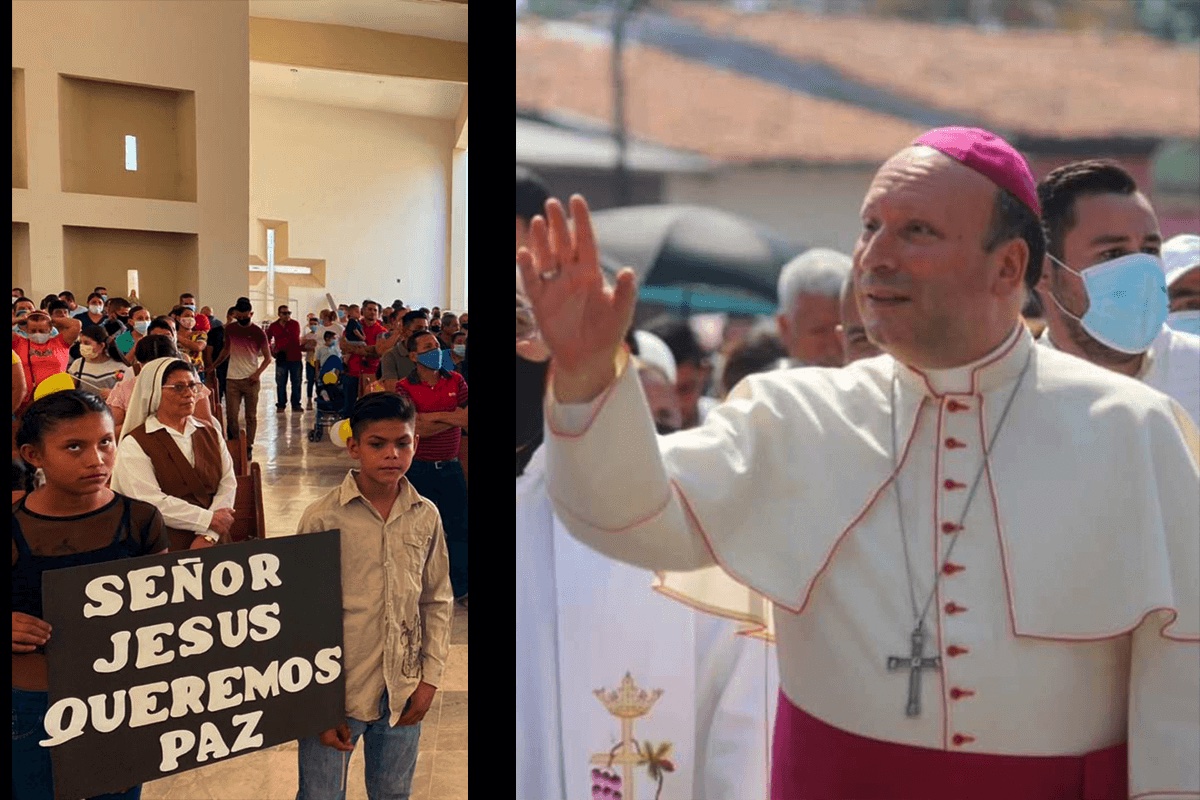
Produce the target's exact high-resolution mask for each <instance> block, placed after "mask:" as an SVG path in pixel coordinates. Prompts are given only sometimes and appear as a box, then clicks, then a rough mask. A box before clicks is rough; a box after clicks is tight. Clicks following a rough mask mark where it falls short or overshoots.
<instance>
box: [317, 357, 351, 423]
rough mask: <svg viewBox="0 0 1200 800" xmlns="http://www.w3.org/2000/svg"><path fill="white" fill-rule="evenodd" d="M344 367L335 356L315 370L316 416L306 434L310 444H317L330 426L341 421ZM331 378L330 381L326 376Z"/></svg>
mask: <svg viewBox="0 0 1200 800" xmlns="http://www.w3.org/2000/svg"><path fill="white" fill-rule="evenodd" d="M343 369H345V366H344V365H343V364H342V360H341V359H340V358H338V357H337V356H330V357H329V358H327V359H325V363H324V364H322V365H321V366H320V368H319V369H318V370H317V392H316V394H317V415H316V420H315V421H314V422H313V429H312V430H311V431H309V432H308V440H309V441H310V442H319V441H321V437H322V436H325V435H326V433H328V431H329V428H330V426H331V425H334V424H335V423H337V422H340V421H341V420H342V409H343V407H344V406H345V403H346V395H345V394H344V393H343V391H342V385H341V381H340V378H341V375H342V370H343ZM327 375H329V376H332V379H328V378H326V376H327Z"/></svg>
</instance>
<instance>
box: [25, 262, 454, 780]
mask: <svg viewBox="0 0 1200 800" xmlns="http://www.w3.org/2000/svg"><path fill="white" fill-rule="evenodd" d="M131 295H133V293H131ZM12 298H13V304H12V305H13V309H12V364H13V393H12V423H13V444H12V449H13V453H12V467H13V469H12V472H13V487H12V491H13V496H12V500H13V545H12V564H13V686H12V690H13V706H14V723H13V724H14V735H13V764H14V770H13V771H14V778H13V796H14V797H18V798H22V800H25V799H26V798H39V799H40V798H49V797H51V796H53V786H52V784H53V781H52V778H51V768H50V755H49V753H50V751H49V750H48V749H47V748H44V747H41V746H39V745H38V744H37V742H38V741H40V740H41V739H43V738H45V734H44V729H43V717H44V714H45V711H46V708H47V687H48V672H47V664H46V658H45V655H44V645H45V643H46V641H47V640H48V638H49V637H50V636H51V635H52V632H51V630H50V628H49V626H48V625H47V624H46V622H45V621H44V620H43V619H42V605H41V597H42V595H41V576H42V573H43V572H45V571H46V570H50V569H58V568H62V567H69V566H78V565H83V564H92V563H99V562H103V561H109V560H113V559H119V558H132V557H137V556H142V555H150V554H157V553H163V552H168V551H182V550H193V549H201V548H208V547H213V546H214V545H233V546H236V541H235V540H234V538H233V536H232V534H233V528H234V523H235V497H236V489H237V484H238V473H237V467H236V465H235V459H234V455H235V454H236V455H238V456H239V457H240V456H241V455H242V454H241V452H239V451H240V450H241V449H243V448H244V453H245V460H247V461H248V460H249V459H250V458H252V457H253V452H254V451H253V447H254V443H255V436H256V434H257V429H258V417H257V407H258V401H259V394H260V386H261V378H262V375H263V373H264V372H265V371H266V370H267V369H268V368H269V367H270V366H271V365H272V364H274V367H275V382H276V400H277V402H276V411H277V412H278V413H281V414H282V413H286V412H287V410H288V409H289V408H290V409H291V411H292V412H301V413H303V412H305V411H307V410H310V409H312V408H313V398H314V395H315V394H316V392H318V391H319V390H320V389H321V388H322V387H323V386H328V385H329V383H328V381H326V380H325V376H326V375H330V374H332V375H334V376H335V384H337V385H339V386H340V387H342V388H343V389H344V392H343V393H342V394H341V395H340V398H341V402H340V403H339V405H338V407H337V408H336V409H334V410H333V411H334V416H335V418H336V419H338V420H345V424H347V425H348V426H349V431H350V433H349V435H348V436H347V437H346V450H347V452H348V454H349V456H350V457H351V458H352V459H353V460H354V461H356V462H357V468H356V469H352V470H350V472H349V473H348V474H347V476H346V478H345V480H344V481H343V483H342V484H341V485H340V486H337V487H333V488H332V490H331V491H330V492H329V494H328V495H327V496H325V497H323V498H321V499H319V500H317V501H316V502H315V503H313V504H312V506H310V507H309V509H308V510H307V511H306V512H305V514H304V516H303V518H302V520H301V522H300V525H299V529H298V530H297V531H296V532H297V533H301V534H303V533H308V532H314V531H323V530H329V529H331V528H339V529H342V530H343V532H344V533H345V532H347V531H353V536H347V535H343V537H342V570H343V579H342V586H343V592H344V594H345V598H344V600H343V606H344V608H345V609H346V611H345V631H346V634H345V635H346V669H347V673H348V676H350V677H349V678H348V683H347V685H348V687H349V686H351V684H353V691H351V689H349V688H348V690H347V705H346V709H347V712H346V721H345V723H344V724H342V725H340V726H338V727H337V728H334V729H331V730H329V731H326V732H324V733H322V734H321V735H319V736H314V737H311V739H306V740H303V741H302V742H301V743H300V757H299V770H300V786H301V791H300V797H302V798H306V800H309V799H311V800H316V798H324V797H329V796H334V795H336V794H337V792H338V791H340V790H341V788H342V787H344V785H345V770H346V768H347V767H348V761H347V759H345V757H344V754H343V752H342V751H349V750H352V749H354V745H355V743H356V742H357V741H358V740H359V739H360V738H362V737H365V740H366V741H367V743H368V745H367V748H366V749H367V751H368V756H367V760H368V765H367V771H368V775H369V776H371V780H372V782H373V783H372V785H373V786H376V787H377V788H380V789H382V788H383V787H385V786H386V790H387V791H388V792H394V793H395V795H394V796H406V795H407V792H408V787H409V785H410V784H411V780H412V772H413V769H414V767H415V760H416V741H417V738H418V737H419V733H420V726H419V723H420V720H421V718H422V717H423V716H424V714H425V712H426V711H427V710H428V708H429V706H430V703H431V702H432V700H433V697H434V693H435V692H436V687H437V684H438V682H439V681H440V678H441V671H442V669H443V668H444V666H445V659H446V656H447V653H448V647H449V632H450V618H451V616H452V614H453V607H454V601H456V600H457V601H458V603H459V604H461V605H463V606H465V605H466V603H467V588H468V587H467V579H466V573H467V510H466V501H467V496H466V472H465V434H466V427H467V421H468V415H467V383H466V377H465V376H466V373H467V370H468V364H469V356H468V349H467V342H468V335H467V333H468V331H467V329H468V317H467V314H466V313H465V312H464V313H462V314H455V313H453V312H450V311H446V312H444V313H443V312H442V311H441V309H427V308H415V309H410V308H407V307H405V306H404V304H403V303H401V302H400V301H396V302H395V303H393V304H392V305H391V306H389V307H386V308H383V307H381V305H380V304H379V303H376V302H374V301H371V300H367V301H364V302H363V303H362V304H359V305H343V306H341V307H339V308H337V309H333V308H326V309H322V310H320V311H318V312H315V313H310V314H308V315H307V316H306V323H307V324H306V326H305V327H304V328H301V326H300V324H299V322H298V321H297V320H294V319H292V313H291V309H290V308H289V307H288V306H286V305H281V306H279V307H278V308H277V310H276V317H275V319H273V320H272V321H270V323H269V324H268V325H266V326H265V327H264V326H260V325H256V324H255V320H254V308H253V305H252V303H251V302H250V300H249V299H248V298H246V297H241V298H238V300H237V302H236V303H235V304H234V305H233V306H231V307H229V308H228V309H227V310H226V313H225V316H224V319H223V320H222V319H218V318H217V317H216V316H214V315H213V313H212V309H211V308H210V307H209V306H198V305H197V302H196V297H195V295H194V294H191V293H185V294H183V295H181V296H180V297H179V302H178V304H177V305H175V306H173V307H172V308H171V310H170V311H169V312H167V313H164V314H155V313H154V312H153V311H152V310H151V309H149V308H147V307H146V306H145V305H143V304H141V302H140V301H139V299H138V298H137V297H136V296H131V297H130V299H128V300H126V299H125V298H121V297H109V295H108V292H107V289H106V287H103V286H97V287H96V288H95V289H94V291H93V292H92V293H91V294H90V295H89V296H88V298H87V305H86V306H77V305H76V303H75V296H74V295H73V294H72V293H71V292H69V291H64V292H62V293H60V294H58V295H48V296H47V297H46V298H44V299H43V300H42V301H41V302H40V304H35V303H34V302H33V301H32V300H31V299H29V298H27V297H25V294H24V291H23V290H22V289H20V288H14V289H13V292H12ZM435 312H436V313H435ZM384 359H387V360H388V361H389V372H388V373H387V375H386V376H385V374H384V373H383V372H382V371H381V368H380V362H381V360H384ZM322 367H327V368H328V369H326V370H325V371H322ZM289 389H290V392H289ZM306 398H307V400H306ZM222 409H223V411H224V413H223V414H222V413H221V412H222ZM325 446H332V445H329V444H328V443H325ZM460 456H461V457H462V459H461V460H460ZM268 533H270V534H272V535H274V534H280V533H284V532H267V531H264V532H260V535H268ZM372 542H373V544H372ZM387 542H394V543H396V544H395V547H396V548H397V550H396V553H395V556H396V557H395V558H394V559H384V558H383V557H382V556H381V553H382V550H381V548H382V547H383V545H384V544H385V543H387ZM414 542H420V543H421V547H420V548H414V545H413V543H414ZM418 550H419V552H418ZM414 558H415V559H416V560H417V561H416V562H414ZM381 559H382V560H381ZM417 562H419V563H417ZM388 564H397V565H402V568H403V569H405V570H407V571H408V573H407V574H413V575H417V576H419V580H417V581H411V580H408V579H404V580H398V579H396V578H395V577H389V576H388V575H387V573H388V571H389V570H390V569H391V567H389V566H388ZM393 608H395V609H396V610H398V611H399V610H403V611H404V612H405V614H406V616H405V617H404V620H405V624H408V620H410V619H412V620H415V623H413V624H416V625H418V626H419V627H420V628H421V629H422V630H423V636H418V637H415V638H408V637H406V640H408V641H410V645H411V647H412V648H413V652H411V653H408V654H406V656H405V659H404V660H403V667H401V664H400V660H395V661H393V660H391V659H385V658H383V653H382V651H381V650H380V648H379V646H378V645H379V641H378V631H379V625H380V624H381V620H383V619H385V617H386V618H387V619H389V620H391V622H390V623H389V624H397V618H395V617H392V616H390V615H389V614H388V613H387V612H388V609H393ZM414 664H415V665H417V666H416V667H415V668H414V667H413V666H412V665H414ZM401 672H402V673H403V674H401ZM389 693H390V695H391V697H390V699H389ZM18 728H19V729H20V730H18ZM18 734H20V735H18ZM339 765H340V767H339ZM330 792H332V794H330ZM138 796H140V787H139V786H134V787H130V788H129V789H128V790H127V791H125V792H120V793H116V794H111V795H105V797H106V798H110V797H111V798H116V797H120V798H122V800H133V799H134V798H137V797H138ZM389 796H391V795H389Z"/></svg>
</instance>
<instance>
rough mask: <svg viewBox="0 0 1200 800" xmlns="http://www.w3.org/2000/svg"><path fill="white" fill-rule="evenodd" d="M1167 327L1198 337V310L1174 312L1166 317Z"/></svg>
mask: <svg viewBox="0 0 1200 800" xmlns="http://www.w3.org/2000/svg"><path fill="white" fill-rule="evenodd" d="M1167 325H1168V326H1169V327H1170V328H1171V329H1172V330H1176V331H1181V332H1182V333H1190V334H1192V335H1193V336H1200V309H1197V310H1195V311H1176V312H1174V313H1172V314H1168V315H1167Z"/></svg>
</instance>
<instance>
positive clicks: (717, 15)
mask: <svg viewBox="0 0 1200 800" xmlns="http://www.w3.org/2000/svg"><path fill="white" fill-rule="evenodd" d="M671 11H672V13H673V14H674V15H675V16H676V17H678V18H680V19H686V20H689V21H691V22H694V23H696V24H699V25H700V26H701V27H703V28H705V29H706V30H708V31H709V32H711V33H719V34H725V35H730V36H738V37H742V38H745V39H749V40H751V41H754V42H756V43H758V44H760V45H763V46H767V47H770V48H772V49H774V50H776V51H778V52H780V53H782V54H784V55H787V56H790V57H791V58H794V59H797V60H812V61H817V62H822V63H825V64H827V65H829V66H831V67H834V68H835V69H838V70H840V71H841V72H843V73H844V74H845V75H847V76H848V77H851V78H855V79H858V80H861V81H863V82H864V83H868V84H871V85H874V86H877V87H881V88H884V89H888V90H890V91H892V92H894V93H896V94H897V95H902V96H905V97H909V98H912V99H914V100H917V101H919V102H922V103H925V104H927V105H930V106H934V107H937V108H942V109H946V110H950V111H955V112H959V113H963V114H966V115H969V116H971V117H974V118H976V119H978V120H979V121H980V123H981V124H984V125H988V126H991V127H994V128H996V129H997V130H1000V131H1005V132H1009V133H1017V134H1026V135H1029V136H1039V137H1047V138H1061V139H1071V138H1107V137H1164V138H1195V137H1197V136H1200V52H1197V50H1196V49H1195V48H1193V47H1186V46H1181V45H1171V44H1167V43H1164V42H1160V41H1158V40H1156V39H1153V38H1151V37H1149V36H1145V35H1141V34H1115V35H1112V36H1110V37H1108V38H1104V37H1102V36H1101V35H1100V34H1098V33H1094V32H1063V31H1022V30H1009V31H1005V32H1003V33H989V32H986V31H983V30H980V29H977V28H972V27H966V26H943V25H931V24H922V23H913V22H906V21H900V20H894V19H886V20H885V19H877V18H871V17H859V16H819V15H813V14H807V13H803V12H798V11H773V12H768V13H762V14H739V13H737V12H734V11H730V10H726V9H723V8H718V7H714V6H704V5H697V4H695V3H676V4H675V5H674V6H672V8H671Z"/></svg>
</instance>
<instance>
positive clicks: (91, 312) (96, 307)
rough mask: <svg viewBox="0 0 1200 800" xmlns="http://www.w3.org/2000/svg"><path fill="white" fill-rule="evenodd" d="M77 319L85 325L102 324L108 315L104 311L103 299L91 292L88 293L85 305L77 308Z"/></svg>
mask: <svg viewBox="0 0 1200 800" xmlns="http://www.w3.org/2000/svg"><path fill="white" fill-rule="evenodd" d="M75 318H76V319H78V320H79V321H80V322H81V323H83V325H84V326H85V327H86V326H88V325H103V324H104V322H105V320H107V319H108V316H107V315H106V314H105V313H104V299H103V298H102V297H101V296H100V295H98V294H96V293H95V292H92V293H91V294H90V295H88V299H87V305H86V306H84V307H83V308H81V309H79V311H78V312H76V314H75Z"/></svg>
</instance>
